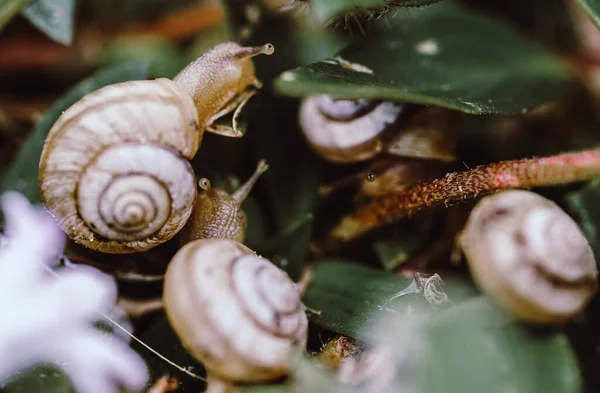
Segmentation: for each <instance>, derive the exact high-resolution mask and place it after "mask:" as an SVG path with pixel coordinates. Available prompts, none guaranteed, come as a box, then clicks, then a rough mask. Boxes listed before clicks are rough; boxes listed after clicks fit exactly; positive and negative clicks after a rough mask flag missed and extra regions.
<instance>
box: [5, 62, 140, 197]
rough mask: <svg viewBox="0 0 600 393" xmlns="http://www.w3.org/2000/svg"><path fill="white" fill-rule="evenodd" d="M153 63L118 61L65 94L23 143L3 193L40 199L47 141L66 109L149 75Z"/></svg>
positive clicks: (6, 180)
mask: <svg viewBox="0 0 600 393" xmlns="http://www.w3.org/2000/svg"><path fill="white" fill-rule="evenodd" d="M149 66H150V65H149V64H148V63H146V62H129V63H126V64H120V65H115V66H112V67H109V68H106V69H103V70H100V71H98V72H97V73H95V74H93V75H92V76H90V77H89V78H87V79H85V80H83V81H82V82H80V83H78V84H77V85H75V87H74V88H73V89H71V90H70V91H69V92H68V93H66V94H65V95H64V96H62V97H61V98H59V99H58V100H57V101H56V102H55V103H54V104H53V105H52V107H51V108H50V109H49V110H48V111H47V112H46V113H45V114H44V116H43V117H42V118H41V119H40V121H39V122H38V123H37V124H36V126H35V127H34V128H33V131H32V132H31V134H30V135H29V137H28V138H27V140H26V141H25V142H24V143H23V146H22V147H21V150H20V151H19V153H18V155H17V157H16V159H15V160H14V161H13V163H12V165H11V167H10V168H9V169H8V170H7V172H6V174H5V176H4V178H3V179H2V181H0V193H3V192H6V191H10V190H15V191H19V192H21V193H22V194H24V195H25V196H26V197H27V198H28V199H29V200H30V201H31V202H32V203H39V202H40V195H39V189H38V167H39V159H40V156H41V154H42V149H43V147H44V141H45V140H46V136H47V135H48V132H49V131H50V128H51V127H52V126H53V125H54V123H55V122H56V120H58V118H59V117H60V115H61V114H62V112H63V111H65V110H66V109H67V108H69V107H70V106H71V105H73V104H74V103H75V102H76V101H78V100H79V99H80V98H82V97H83V96H84V95H86V94H88V93H91V92H93V91H95V90H98V89H99V88H101V87H104V86H106V85H110V84H114V83H120V82H125V81H129V80H140V79H144V78H146V77H147V75H148V70H149Z"/></svg>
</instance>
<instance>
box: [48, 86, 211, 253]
mask: <svg viewBox="0 0 600 393" xmlns="http://www.w3.org/2000/svg"><path fill="white" fill-rule="evenodd" d="M197 125H198V114H197V111H196V108H195V106H194V102H193V100H192V98H191V97H190V96H189V95H188V94H187V93H186V92H185V91H183V90H182V89H181V88H180V87H179V85H177V84H176V83H175V82H173V81H171V80H168V79H164V78H161V79H157V80H155V81H131V82H125V83H120V84H116V85H111V86H107V87H104V88H102V89H99V90H97V91H95V92H93V93H91V94H88V95H86V96H85V97H84V98H82V99H81V100H80V101H79V102H78V103H76V104H75V105H73V106H71V107H70V108H69V109H67V110H66V111H65V112H64V113H63V114H62V116H61V117H60V118H59V119H58V121H57V122H56V123H55V124H54V126H53V127H52V129H51V130H50V133H49V134H48V137H47V139H46V142H45V144H44V150H43V152H42V157H41V160H40V171H39V181H40V192H41V198H42V202H43V203H44V205H45V207H46V209H47V210H49V211H50V212H51V213H52V214H53V215H54V217H55V218H56V221H57V222H58V224H59V225H60V226H61V227H62V229H63V230H64V231H65V232H66V233H67V234H68V235H69V237H70V238H71V239H73V240H74V241H76V242H77V243H80V244H83V245H84V246H86V247H89V248H92V249H95V250H100V251H104V252H113V253H128V252H136V251H143V250H146V249H149V248H152V247H154V246H156V245H158V244H160V243H162V242H164V241H166V240H168V239H170V238H172V237H173V236H174V235H175V234H176V233H177V232H178V231H179V230H180V229H181V228H182V227H183V225H184V224H185V223H186V221H187V219H188V217H189V216H190V214H191V211H192V206H193V202H194V199H195V196H196V184H195V183H196V182H195V177H194V172H193V170H192V167H191V166H190V164H189V162H188V160H189V159H190V158H192V157H193V156H194V155H195V153H196V151H197V149H198V147H199V145H200V142H201V139H202V133H201V132H198V131H197Z"/></svg>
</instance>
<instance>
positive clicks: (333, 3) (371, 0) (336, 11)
mask: <svg viewBox="0 0 600 393" xmlns="http://www.w3.org/2000/svg"><path fill="white" fill-rule="evenodd" d="M383 6H385V0H314V1H313V2H312V4H311V7H312V12H313V15H314V16H315V17H316V18H317V19H319V20H320V21H327V20H329V19H330V18H332V17H334V16H338V15H340V14H342V13H344V12H346V11H355V10H356V9H357V8H358V9H361V8H362V9H364V8H369V7H377V8H382V7H383Z"/></svg>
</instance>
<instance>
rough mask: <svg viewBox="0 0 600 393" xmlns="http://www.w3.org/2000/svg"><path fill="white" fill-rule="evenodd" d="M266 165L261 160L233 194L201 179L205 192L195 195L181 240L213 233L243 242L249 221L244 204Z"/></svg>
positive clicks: (200, 184) (222, 237)
mask: <svg viewBox="0 0 600 393" xmlns="http://www.w3.org/2000/svg"><path fill="white" fill-rule="evenodd" d="M267 169H269V166H268V165H267V163H266V162H265V161H264V160H261V161H260V162H259V163H258V166H257V167H256V171H255V172H254V174H253V175H252V176H251V177H250V178H249V179H248V180H247V181H246V183H244V184H243V185H242V186H241V187H240V188H238V189H237V190H236V191H235V192H234V193H233V194H231V195H230V194H228V193H227V192H226V191H225V190H221V189H215V188H212V187H211V185H210V181H209V180H208V179H206V178H202V179H200V181H199V182H198V183H199V186H200V188H201V189H203V190H204V192H202V193H200V194H198V197H197V198H196V203H195V204H194V210H193V212H192V215H191V217H190V219H189V220H188V222H187V224H186V226H185V227H184V229H183V231H182V240H183V241H184V242H189V241H192V240H197V239H203V238H209V237H211V238H221V239H232V240H235V241H238V242H240V243H243V242H244V239H245V238H246V227H247V226H248V223H247V218H246V213H244V211H243V210H242V207H241V205H242V203H243V202H244V200H245V199H246V197H247V196H248V193H250V190H252V187H254V184H255V183H256V181H257V180H258V179H259V177H260V176H261V175H262V174H263V173H265V171H266V170H267Z"/></svg>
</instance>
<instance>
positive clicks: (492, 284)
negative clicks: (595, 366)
mask: <svg viewBox="0 0 600 393" xmlns="http://www.w3.org/2000/svg"><path fill="white" fill-rule="evenodd" d="M459 242H460V245H461V247H462V250H463V252H464V254H465V257H466V259H467V261H468V264H469V267H470V269H471V272H472V274H473V277H474V279H475V281H476V282H477V283H478V284H479V286H480V287H481V288H482V289H483V291H484V292H486V293H487V294H488V295H489V296H490V297H491V298H493V299H494V300H495V301H496V302H497V303H498V304H499V305H500V306H501V307H502V308H503V309H505V310H506V311H507V312H509V313H510V314H511V315H513V316H514V317H515V318H517V319H519V320H522V321H524V322H527V323H532V324H549V325H560V324H564V323H566V322H567V321H568V320H570V319H571V318H573V317H574V316H576V315H577V314H579V313H580V312H581V311H582V310H583V308H584V307H585V306H586V305H587V303H588V302H589V300H590V299H591V297H592V296H593V295H594V294H595V293H596V291H597V289H598V283H597V280H598V270H597V267H596V262H595V260H594V255H593V253H592V249H591V247H590V245H589V244H588V242H587V240H586V239H585V237H584V235H583V233H582V232H581V230H580V229H579V227H578V226H577V224H576V223H575V222H574V221H573V220H572V219H571V217H569V215H568V214H567V213H565V212H564V211H563V210H562V209H560V207H558V205H556V204H555V203H554V202H552V201H550V200H548V199H546V198H544V197H542V196H540V195H538V194H535V193H533V192H529V191H523V190H513V191H505V192H502V193H499V194H496V195H493V196H488V197H485V198H483V199H482V200H481V201H480V202H479V204H478V205H477V206H476V207H475V208H474V209H473V211H472V212H471V214H470V216H469V219H468V221H467V225H466V227H465V229H464V230H463V232H462V234H461V235H460V238H459Z"/></svg>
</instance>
